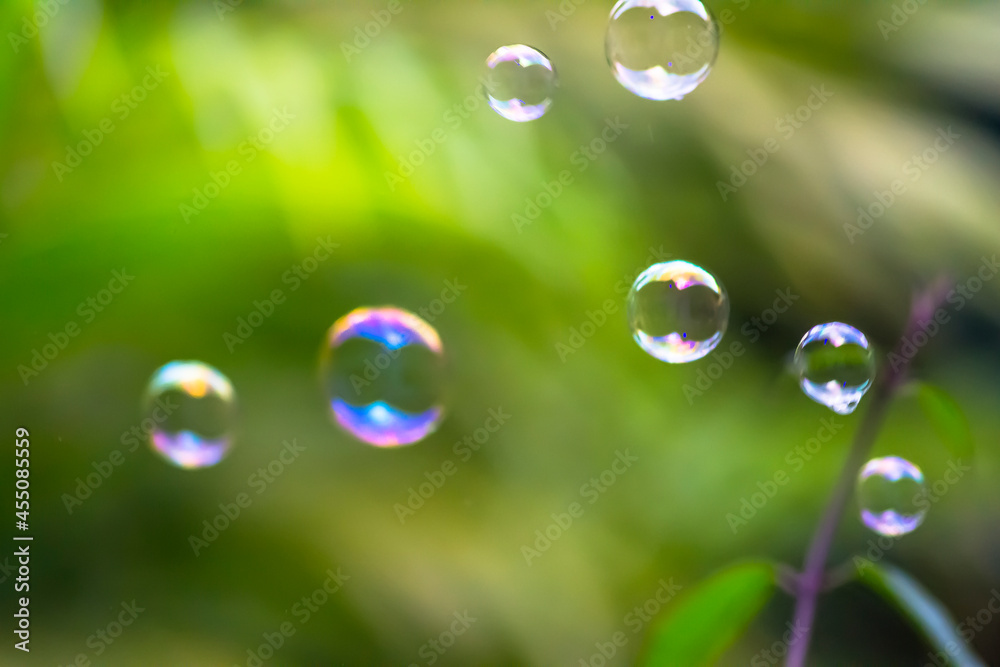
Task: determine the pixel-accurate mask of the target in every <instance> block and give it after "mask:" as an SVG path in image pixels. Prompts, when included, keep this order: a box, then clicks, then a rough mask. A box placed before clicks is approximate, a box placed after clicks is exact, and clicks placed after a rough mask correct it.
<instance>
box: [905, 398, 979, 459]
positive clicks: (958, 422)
mask: <svg viewBox="0 0 1000 667" xmlns="http://www.w3.org/2000/svg"><path fill="white" fill-rule="evenodd" d="M917 400H918V401H919V402H920V409H921V410H922V411H923V413H924V415H925V416H926V417H927V419H928V420H929V421H930V423H931V427H932V428H933V429H934V431H935V433H937V435H938V437H939V438H941V440H943V441H944V444H945V446H946V447H948V450H949V451H950V452H951V453H952V455H953V456H955V457H956V458H964V459H971V458H972V455H973V453H974V450H975V446H974V444H973V441H972V430H971V429H970V428H969V422H968V420H967V419H966V418H965V413H963V412H962V408H961V406H959V404H958V401H956V400H955V399H954V398H952V397H951V396H949V395H948V394H947V393H946V392H945V391H944V390H943V389H940V388H939V387H935V386H933V385H929V384H926V383H923V382H921V383H920V384H919V386H918V387H917Z"/></svg>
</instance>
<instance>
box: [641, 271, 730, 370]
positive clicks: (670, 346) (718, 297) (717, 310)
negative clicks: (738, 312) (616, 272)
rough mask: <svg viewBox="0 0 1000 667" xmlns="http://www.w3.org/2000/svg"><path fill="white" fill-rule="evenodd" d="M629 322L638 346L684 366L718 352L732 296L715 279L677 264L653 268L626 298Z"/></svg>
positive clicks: (658, 357)
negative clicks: (716, 347)
mask: <svg viewBox="0 0 1000 667" xmlns="http://www.w3.org/2000/svg"><path fill="white" fill-rule="evenodd" d="M628 321H629V327H631V329H632V336H633V338H635V342H637V343H638V344H639V347H641V348H642V349H644V350H645V351H646V352H648V353H649V354H651V355H653V356H654V357H656V358H657V359H660V360H661V361H666V362H668V363H671V364H683V363H687V362H689V361H694V360H695V359H701V358H702V357H704V356H705V355H706V354H708V353H709V352H711V351H712V350H714V349H715V346H716V345H718V344H719V341H721V340H722V336H723V334H725V333H726V325H727V324H728V323H729V297H728V296H727V295H726V290H725V289H724V288H723V287H722V285H721V284H720V283H719V281H717V280H716V279H715V278H714V277H713V276H712V274H710V273H709V272H708V271H706V270H705V269H703V268H701V267H700V266H695V265H694V264H691V263H690V262H683V261H679V260H675V261H671V262H661V263H659V264H654V265H653V266H651V267H649V268H648V269H646V270H645V271H643V272H642V273H641V274H639V277H638V278H636V279H635V283H634V284H633V285H632V290H631V291H630V292H629V295H628Z"/></svg>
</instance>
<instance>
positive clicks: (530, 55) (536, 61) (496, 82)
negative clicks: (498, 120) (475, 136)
mask: <svg viewBox="0 0 1000 667" xmlns="http://www.w3.org/2000/svg"><path fill="white" fill-rule="evenodd" d="M484 80H485V81H486V84H485V86H484V92H485V94H486V101H487V102H489V105H490V107H491V108H492V109H493V110H494V111H496V112H497V113H498V114H500V115H501V116H503V117H504V118H506V119H507V120H513V121H516V122H518V123H524V122H527V121H529V120H535V119H536V118H541V117H542V116H544V115H545V112H546V111H548V110H549V107H550V106H552V95H553V94H554V93H555V89H556V86H557V85H558V79H557V77H556V70H555V68H554V67H553V66H552V62H551V61H550V60H549V59H548V58H547V57H546V56H545V54H544V53H542V52H541V51H539V50H537V49H533V48H531V47H530V46H525V45H524V44H513V45H511V46H501V47H500V48H499V49H497V50H496V51H494V52H493V53H491V54H490V55H489V57H488V58H487V59H486V76H485V77H484Z"/></svg>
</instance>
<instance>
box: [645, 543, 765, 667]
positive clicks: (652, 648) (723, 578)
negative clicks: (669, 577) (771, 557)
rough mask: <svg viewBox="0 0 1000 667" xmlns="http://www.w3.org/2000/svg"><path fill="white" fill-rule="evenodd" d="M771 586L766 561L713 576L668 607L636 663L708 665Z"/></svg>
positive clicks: (650, 666) (665, 666)
mask: <svg viewBox="0 0 1000 667" xmlns="http://www.w3.org/2000/svg"><path fill="white" fill-rule="evenodd" d="M774 588H775V574H774V566H773V565H771V564H770V563H766V562H750V563H740V564H738V565H733V566H731V567H729V568H727V569H725V570H722V571H721V572H717V573H716V574H714V575H712V576H711V577H709V578H708V579H707V580H705V581H704V582H702V583H701V584H699V585H697V586H696V587H694V588H692V589H691V590H688V591H685V592H682V593H681V595H680V597H679V598H678V600H677V602H675V603H671V604H669V605H667V609H666V610H665V612H664V613H663V614H661V615H660V616H659V617H658V619H657V620H656V621H654V623H653V626H652V629H651V630H650V631H649V633H648V634H647V636H646V641H645V645H644V647H643V651H642V657H641V658H640V659H639V662H638V664H639V665H640V666H641V667H659V666H663V667H676V666H677V665H684V666H685V667H696V666H697V665H710V664H713V663H714V662H715V661H716V660H717V659H718V658H719V656H720V655H722V653H723V652H724V651H725V650H726V649H727V648H728V647H729V646H730V645H731V644H732V643H733V642H734V641H736V639H737V638H739V636H740V635H741V634H742V633H743V631H744V630H746V627H747V626H748V625H749V624H750V621H752V620H753V618H754V617H755V616H756V615H757V613H758V612H759V611H760V609H761V607H763V606H764V603H765V602H767V601H768V599H770V597H771V595H772V594H773V593H774Z"/></svg>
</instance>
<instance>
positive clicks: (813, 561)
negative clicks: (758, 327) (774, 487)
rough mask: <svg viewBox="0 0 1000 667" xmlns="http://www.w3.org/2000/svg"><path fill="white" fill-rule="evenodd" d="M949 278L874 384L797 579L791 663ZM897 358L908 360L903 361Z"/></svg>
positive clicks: (913, 315) (791, 665) (797, 657)
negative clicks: (917, 338) (866, 466)
mask: <svg viewBox="0 0 1000 667" xmlns="http://www.w3.org/2000/svg"><path fill="white" fill-rule="evenodd" d="M950 284H951V283H950V281H948V280H946V279H943V278H942V279H939V280H938V281H936V282H935V283H934V284H933V285H932V286H931V287H929V288H928V289H927V290H926V291H925V292H923V293H921V294H919V295H917V296H916V297H914V299H913V305H912V308H911V309H910V317H909V321H908V322H907V325H906V328H905V330H904V333H903V337H902V339H901V340H900V341H899V344H898V345H897V346H896V349H895V357H892V356H890V358H894V361H893V363H892V364H890V365H885V364H883V366H882V369H881V372H880V373H879V375H878V377H877V378H876V380H875V384H874V387H873V388H872V397H871V400H870V402H869V406H868V411H867V412H865V415H864V417H863V418H862V420H861V425H860V426H859V427H858V430H857V433H855V435H854V443H853V444H852V445H851V451H850V452H849V453H848V455H847V460H846V461H845V462H844V468H843V470H841V472H840V478H839V479H838V480H837V485H836V486H835V487H834V489H833V494H832V495H831V496H830V501H829V503H828V504H827V506H826V510H825V511H824V512H823V517H822V519H820V522H819V525H818V526H817V527H816V532H815V534H814V535H813V539H812V543H811V544H810V545H809V551H808V552H807V553H806V559H805V565H804V567H803V571H802V574H801V575H800V576H799V578H798V586H797V588H796V596H795V616H794V619H793V621H792V630H793V634H794V635H797V637H796V638H795V639H793V640H792V642H791V644H790V645H789V648H788V659H787V661H786V663H785V664H786V665H787V667H803V665H805V660H806V654H807V653H808V651H809V641H810V639H811V637H812V629H813V624H814V621H815V618H816V603H817V600H818V597H819V594H820V592H822V591H823V590H824V588H825V585H826V575H825V572H824V570H825V568H826V561H827V557H828V556H829V553H830V547H831V546H832V545H833V538H834V537H835V536H836V534H837V527H838V526H839V525H840V519H841V517H842V516H843V514H844V509H845V508H846V507H847V503H848V501H849V500H850V498H851V492H852V491H853V489H854V480H855V477H856V476H857V474H858V469H859V468H860V467H861V466H862V464H863V463H864V462H865V459H866V458H867V456H868V452H869V450H871V447H872V444H873V443H874V442H875V437H876V436H877V435H878V432H879V428H880V427H881V426H882V422H883V421H884V420H885V415H886V412H887V409H888V407H889V404H890V403H891V402H892V397H893V395H894V394H895V392H896V390H897V389H898V388H899V386H900V385H901V384H902V382H903V380H904V379H905V377H906V372H907V368H908V365H909V363H908V362H909V360H910V359H909V358H908V357H907V356H906V355H904V354H903V351H902V348H903V344H904V342H906V341H909V340H910V339H911V338H912V336H913V334H914V333H916V332H917V331H919V330H921V329H922V328H923V327H924V326H926V324H927V322H929V321H930V320H931V319H932V318H933V317H934V312H935V311H936V310H937V309H938V308H939V307H940V305H941V303H942V302H943V301H944V299H945V297H946V296H947V294H948V290H949V288H950ZM898 360H906V363H902V362H900V361H898Z"/></svg>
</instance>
